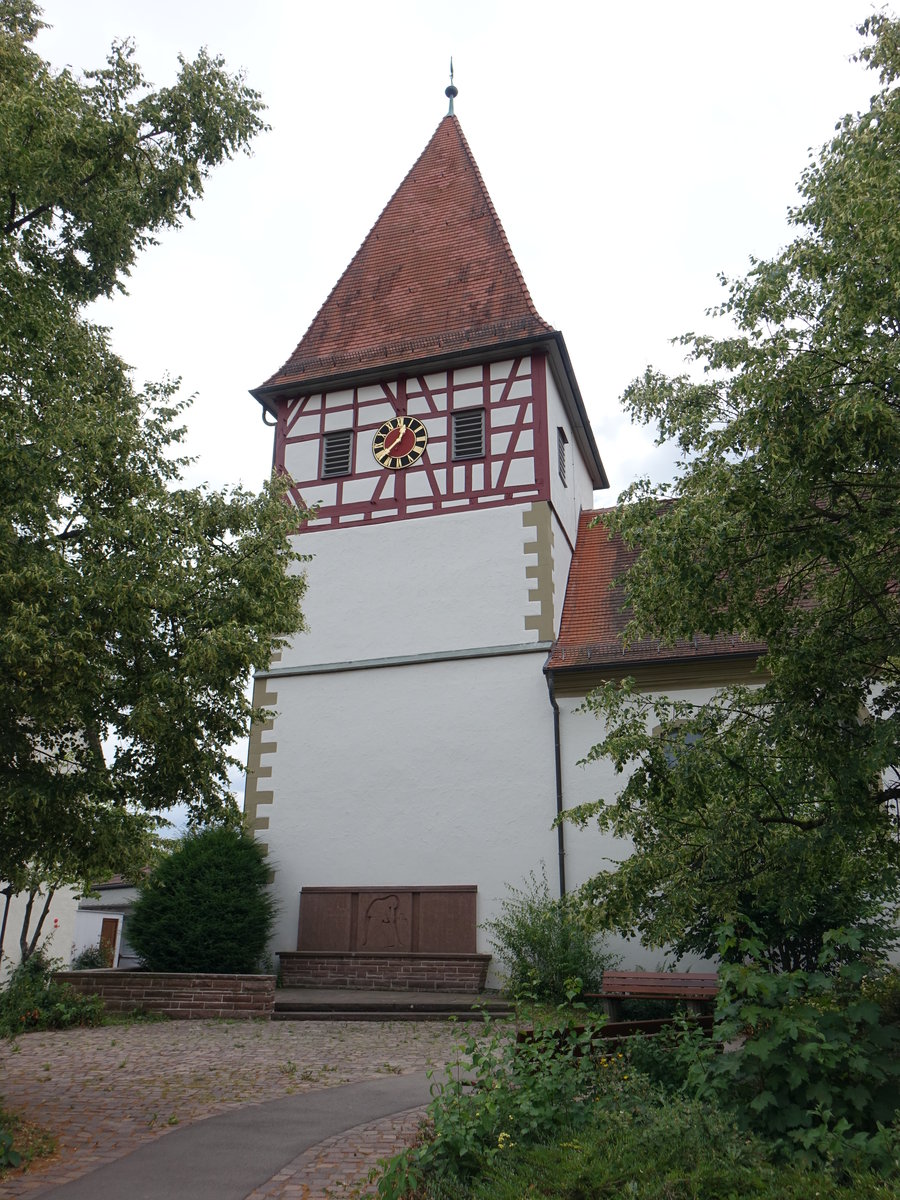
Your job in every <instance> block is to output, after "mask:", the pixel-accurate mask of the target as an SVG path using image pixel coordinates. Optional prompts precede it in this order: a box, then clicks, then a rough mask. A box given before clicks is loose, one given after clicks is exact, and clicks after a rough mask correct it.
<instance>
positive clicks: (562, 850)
mask: <svg viewBox="0 0 900 1200" xmlns="http://www.w3.org/2000/svg"><path fill="white" fill-rule="evenodd" d="M546 674H547V693H548V695H549V697H550V707H551V708H552V709H553V757H554V761H555V764H556V818H557V825H556V845H557V852H558V856H559V894H560V896H564V895H565V894H566V835H565V829H564V828H563V822H562V820H561V818H562V813H563V784H562V753H561V749H560V730H559V705H558V704H557V702H556V692H555V690H554V686H553V672H552V671H547V673H546Z"/></svg>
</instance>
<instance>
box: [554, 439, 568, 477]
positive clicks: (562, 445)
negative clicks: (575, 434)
mask: <svg viewBox="0 0 900 1200" xmlns="http://www.w3.org/2000/svg"><path fill="white" fill-rule="evenodd" d="M568 444H569V439H568V438H567V437H566V431H565V430H564V429H563V427H562V426H561V425H559V426H557V430H556V458H557V462H558V464H559V477H560V479H561V480H562V484H563V487H567V486H568V485H567V483H566V446H567V445H568Z"/></svg>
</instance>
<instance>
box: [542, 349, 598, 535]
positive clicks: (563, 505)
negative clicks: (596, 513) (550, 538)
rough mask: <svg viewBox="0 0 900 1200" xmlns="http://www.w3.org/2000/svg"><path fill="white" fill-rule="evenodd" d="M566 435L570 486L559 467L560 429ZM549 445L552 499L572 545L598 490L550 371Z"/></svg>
mask: <svg viewBox="0 0 900 1200" xmlns="http://www.w3.org/2000/svg"><path fill="white" fill-rule="evenodd" d="M559 428H562V429H563V430H564V431H565V435H566V438H567V439H568V445H567V446H566V459H567V467H568V469H567V472H566V483H565V484H563V482H562V480H561V479H560V477H559V469H558V465H557V442H556V436H557V433H556V431H557V429H559ZM547 442H548V448H549V454H550V499H551V501H552V502H553V507H554V508H555V509H556V511H557V513H558V514H559V519H560V520H561V521H562V523H563V525H564V526H565V528H566V531H567V532H568V535H569V538H570V539H571V541H572V542H574V541H575V537H576V535H577V533H578V517H579V515H580V513H581V512H582V510H583V509H585V508H593V503H594V490H593V484H592V483H591V477H590V475H589V474H588V469H587V466H586V464H585V461H584V459H583V458H582V457H581V451H580V450H579V448H578V443H577V442H576V441H575V435H574V433H573V432H572V423H571V421H570V420H569V417H568V414H567V413H566V410H565V407H564V406H563V402H562V397H561V396H560V394H559V389H558V388H557V386H556V381H555V380H554V378H553V373H552V371H551V370H550V369H549V366H548V368H547Z"/></svg>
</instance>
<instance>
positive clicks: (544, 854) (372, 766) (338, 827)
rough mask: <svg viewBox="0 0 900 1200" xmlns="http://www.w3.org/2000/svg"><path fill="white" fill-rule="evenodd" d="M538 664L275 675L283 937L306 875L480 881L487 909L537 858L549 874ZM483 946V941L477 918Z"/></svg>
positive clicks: (315, 880)
mask: <svg viewBox="0 0 900 1200" xmlns="http://www.w3.org/2000/svg"><path fill="white" fill-rule="evenodd" d="M543 663H544V655H543V654H542V653H541V652H537V653H528V654H518V655H511V656H507V657H493V658H483V659H474V660H465V661H449V662H439V663H423V664H417V665H414V666H404V667H389V668H385V667H381V668H377V669H373V670H368V671H359V670H355V671H347V672H337V673H332V674H317V675H308V676H294V677H284V676H282V677H279V679H278V681H277V683H278V705H277V707H278V713H279V715H278V717H277V719H276V721H275V726H274V729H273V731H272V735H271V736H272V738H273V739H274V740H277V743H278V753H277V755H274V756H273V764H272V778H271V786H272V787H273V789H274V792H275V796H276V803H275V804H274V805H273V806H272V807H271V809H267V815H268V816H269V827H268V830H267V832H266V833H265V835H264V837H265V840H266V841H267V843H268V846H269V858H270V861H271V862H272V864H273V866H274V868H275V872H276V875H275V882H274V885H273V886H274V891H275V895H276V898H277V901H278V905H279V916H278V925H277V929H276V935H275V940H274V946H273V948H274V949H275V950H276V951H277V950H284V949H293V948H295V947H296V942H297V922H298V913H299V908H298V898H299V892H300V888H301V887H302V886H304V885H309V886H315V885H318V886H329V885H332V886H345V885H348V884H355V885H361V886H362V885H373V886H379V885H388V884H390V885H395V886H396V885H398V884H410V885H416V884H470V883H475V884H477V886H478V921H479V923H481V922H483V921H485V920H486V919H489V918H490V917H491V916H493V915H494V914H495V913H496V912H497V911H498V907H499V904H500V902H501V901H502V900H503V899H504V897H505V896H506V895H507V889H506V885H507V884H513V885H519V884H521V883H522V881H523V880H524V878H525V876H526V875H527V874H528V873H529V871H531V870H535V869H539V866H540V863H541V861H542V860H543V861H544V862H546V863H547V868H548V873H549V876H550V878H551V880H553V879H554V878H555V876H554V872H555V861H556V845H557V842H556V832H555V830H553V829H552V828H551V826H552V822H553V817H554V813H555V802H556V801H555V797H556V788H555V776H554V766H553V723H552V710H551V708H550V704H549V700H548V695H547V687H546V683H545V680H544V677H543V673H542V667H543ZM478 948H479V950H482V951H487V952H490V945H489V943H488V940H487V936H486V934H485V933H484V931H483V930H479V933H478ZM490 982H492V983H493V984H496V983H497V982H498V977H497V975H496V972H492V975H491V977H490Z"/></svg>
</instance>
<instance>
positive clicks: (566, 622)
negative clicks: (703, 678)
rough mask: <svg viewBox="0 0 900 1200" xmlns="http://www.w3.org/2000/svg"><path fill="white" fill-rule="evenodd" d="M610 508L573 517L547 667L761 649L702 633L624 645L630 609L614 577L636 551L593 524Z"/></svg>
mask: <svg viewBox="0 0 900 1200" xmlns="http://www.w3.org/2000/svg"><path fill="white" fill-rule="evenodd" d="M611 511H612V510H611V509H608V508H606V509H597V510H595V511H591V510H588V511H586V512H583V513H582V514H581V516H580V518H579V522H578V538H577V541H576V544H575V553H574V556H573V558H572V563H571V566H570V568H569V582H568V585H567V587H566V597H565V600H564V602H563V611H562V617H561V618H560V624H559V636H558V638H557V639H556V641H555V642H554V644H553V648H552V650H551V652H550V658H549V660H548V662H547V670H551V671H563V670H566V669H584V668H588V667H612V666H625V667H627V666H636V665H638V664H642V665H643V664H647V663H653V662H659V663H664V662H676V661H684V660H686V659H698V658H707V659H709V658H719V657H722V656H724V655H729V656H730V655H735V656H738V655H740V656H744V657H747V656H751V655H759V654H763V653H765V649H766V647H765V645H764V644H763V643H762V642H746V641H743V640H742V639H741V638H738V637H731V636H722V635H720V636H718V637H714V638H711V637H707V636H706V635H704V634H698V635H697V636H696V637H694V638H692V639H691V640H690V641H686V640H682V639H679V640H678V641H676V642H674V643H673V644H671V645H667V644H665V643H663V642H661V641H659V640H658V639H657V638H641V639H639V640H638V641H634V642H630V643H629V644H628V646H626V645H625V643H624V641H623V634H624V632H625V628H626V626H627V625H628V622H629V621H630V620H631V617H632V612H631V608H630V606H629V605H628V603H627V599H626V594H625V588H624V587H623V585H622V584H621V583H616V582H615V581H616V580H617V579H619V578H620V577H621V576H622V575H623V574H624V573H625V572H626V571H627V570H628V568H629V567H630V566H631V564H632V563H633V562H634V561H635V559H636V558H637V557H638V554H639V553H640V551H639V550H632V549H629V548H628V547H627V546H626V545H625V543H624V542H623V541H622V539H621V538H620V537H619V536H618V535H617V534H611V533H610V532H609V530H608V529H607V528H606V527H605V526H604V525H601V524H595V523H594V522H595V521H596V520H597V518H598V517H602V516H603V515H604V513H608V512H611Z"/></svg>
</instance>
